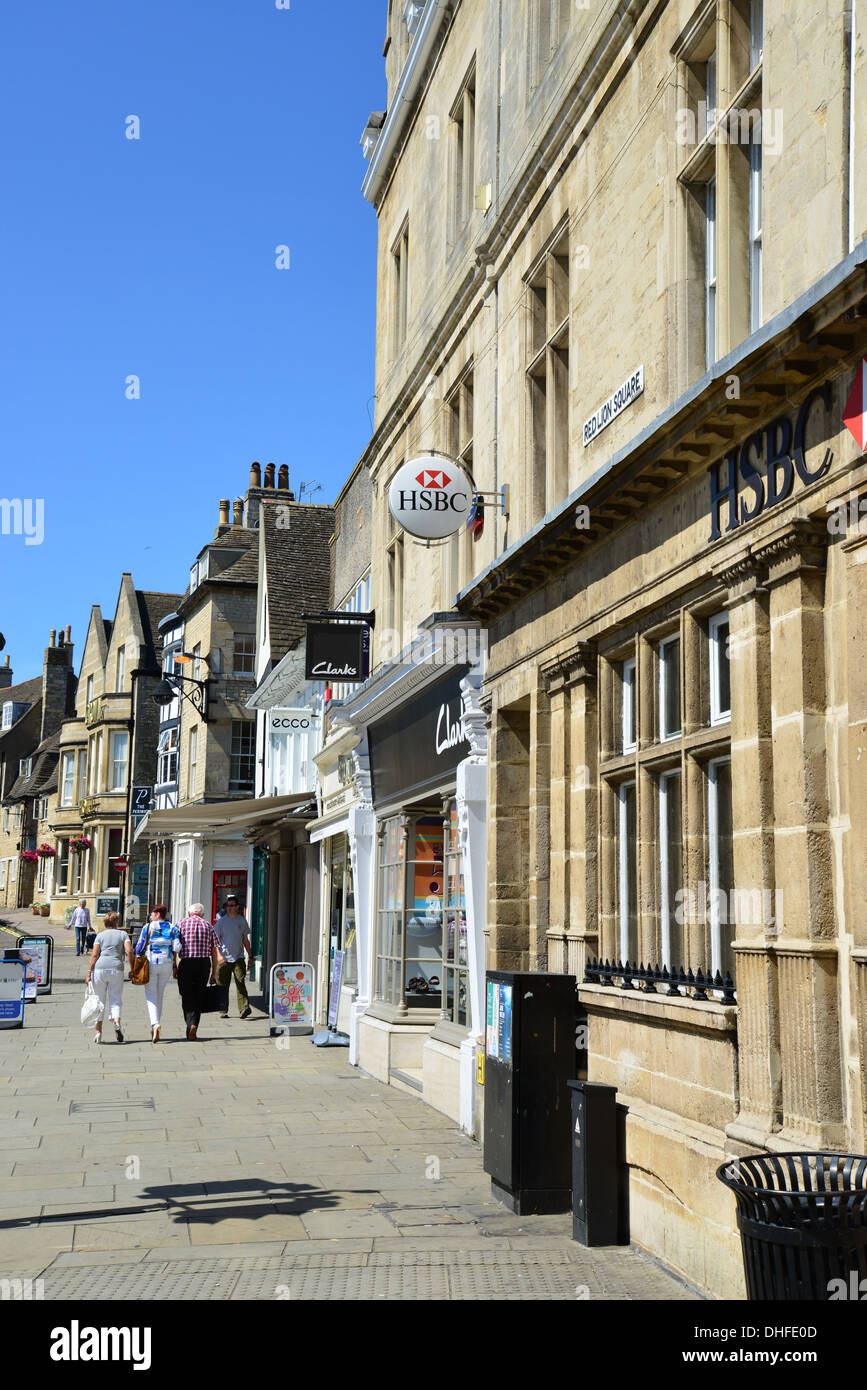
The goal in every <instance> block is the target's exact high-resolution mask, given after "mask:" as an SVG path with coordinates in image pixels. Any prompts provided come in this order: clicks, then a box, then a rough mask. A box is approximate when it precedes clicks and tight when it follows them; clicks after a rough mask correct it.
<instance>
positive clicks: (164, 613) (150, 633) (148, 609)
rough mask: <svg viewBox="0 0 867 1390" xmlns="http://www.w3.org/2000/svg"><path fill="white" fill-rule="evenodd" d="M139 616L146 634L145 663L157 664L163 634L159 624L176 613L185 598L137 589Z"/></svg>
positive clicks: (181, 595) (179, 595)
mask: <svg viewBox="0 0 867 1390" xmlns="http://www.w3.org/2000/svg"><path fill="white" fill-rule="evenodd" d="M135 596H136V601H137V603H138V611H139V616H140V617H141V623H142V628H143V629H144V634H145V651H146V656H147V660H146V662H145V665H155V664H158V663H157V657H158V656H159V653H160V651H161V649H162V636H161V634H160V630H159V625H160V623H161V622H162V620H163V618H165V617H168V615H169V613H176V612H177V610H178V607H179V606H180V604H181V602H182V600H183V594H155V593H150V592H148V591H147V590H143V589H136V591H135Z"/></svg>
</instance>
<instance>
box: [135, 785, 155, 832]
mask: <svg viewBox="0 0 867 1390" xmlns="http://www.w3.org/2000/svg"><path fill="white" fill-rule="evenodd" d="M153 796H154V792H153V787H133V789H132V799H131V802H130V806H131V810H132V821H133V825H138V823H139V821H141V820H143V819H144V817H145V816H146V815H147V813H148V811H149V810H150V809H151V806H152V805H153Z"/></svg>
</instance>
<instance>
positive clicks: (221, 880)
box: [211, 869, 247, 922]
mask: <svg viewBox="0 0 867 1390" xmlns="http://www.w3.org/2000/svg"><path fill="white" fill-rule="evenodd" d="M230 893H234V895H235V897H236V898H237V899H238V907H239V908H240V911H241V916H242V917H246V915H247V871H246V869H217V870H216V871H215V873H214V891H213V895H212V898H211V921H212V922H216V920H217V913H218V912H219V910H220V908H221V907H222V906H223V903H224V902H225V901H226V899H227V897H228V896H229V894H230Z"/></svg>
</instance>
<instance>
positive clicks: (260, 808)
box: [134, 792, 314, 840]
mask: <svg viewBox="0 0 867 1390" xmlns="http://www.w3.org/2000/svg"><path fill="white" fill-rule="evenodd" d="M313 800H314V798H313V797H312V796H311V795H310V793H309V792H303V793H301V794H300V795H297V796H261V797H255V796H253V797H249V798H248V799H246V800H244V801H212V802H209V803H204V804H203V803H202V802H195V803H194V804H192V805H190V806H178V807H176V808H175V809H174V810H171V811H148V813H147V815H146V816H143V817H142V820H141V823H140V824H139V825H138V826H137V828H136V832H135V836H134V838H135V839H136V840H138V839H141V838H144V839H148V840H164V839H177V838H178V837H179V836H181V835H207V834H208V833H209V832H214V831H223V832H228V833H229V834H231V833H232V832H233V831H236V832H240V831H243V830H253V829H255V828H257V827H258V826H260V825H270V824H272V823H273V822H274V821H278V820H281V819H282V818H283V817H284V816H288V815H291V814H292V812H293V811H297V810H299V809H300V808H301V807H302V806H309V805H310V803H311V801H313Z"/></svg>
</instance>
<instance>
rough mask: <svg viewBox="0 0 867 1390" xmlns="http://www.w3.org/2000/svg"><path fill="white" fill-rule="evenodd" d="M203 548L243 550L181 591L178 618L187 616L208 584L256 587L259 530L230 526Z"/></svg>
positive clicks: (229, 586) (217, 586) (204, 592)
mask: <svg viewBox="0 0 867 1390" xmlns="http://www.w3.org/2000/svg"><path fill="white" fill-rule="evenodd" d="M203 549H204V550H206V551H207V550H212V549H217V550H240V551H242V552H243V554H241V555H239V556H238V558H237V559H236V560H230V561H229V563H228V564H227V565H226V568H225V569H222V570H219V571H218V572H217V573H216V574H208V575H206V576H205V578H204V579H203V580H201V582H200V583H198V584H197V585H196V587H195V589H193V590H192V592H190V590H189V589H188V590H187V592H186V593H185V594H181V596H180V600H179V602H178V615H179V616H180V617H181V618H186V617H188V616H189V614H190V611H191V610H192V608H193V607H194V605H195V604H198V603H199V602H200V601H201V599H202V598H203V597H204V595H205V594H206V593H207V590H208V588H209V587H211V588H220V587H224V588H231V587H232V586H233V585H234V586H238V585H241V586H243V587H244V588H256V586H257V584H258V582H259V532H258V531H257V530H254V529H253V528H252V527H249V526H232V527H230V528H229V530H228V531H226V533H225V534H224V535H222V536H220V537H219V538H218V539H217V540H215V541H209V542H208V544H207V545H206V546H204V547H203Z"/></svg>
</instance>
